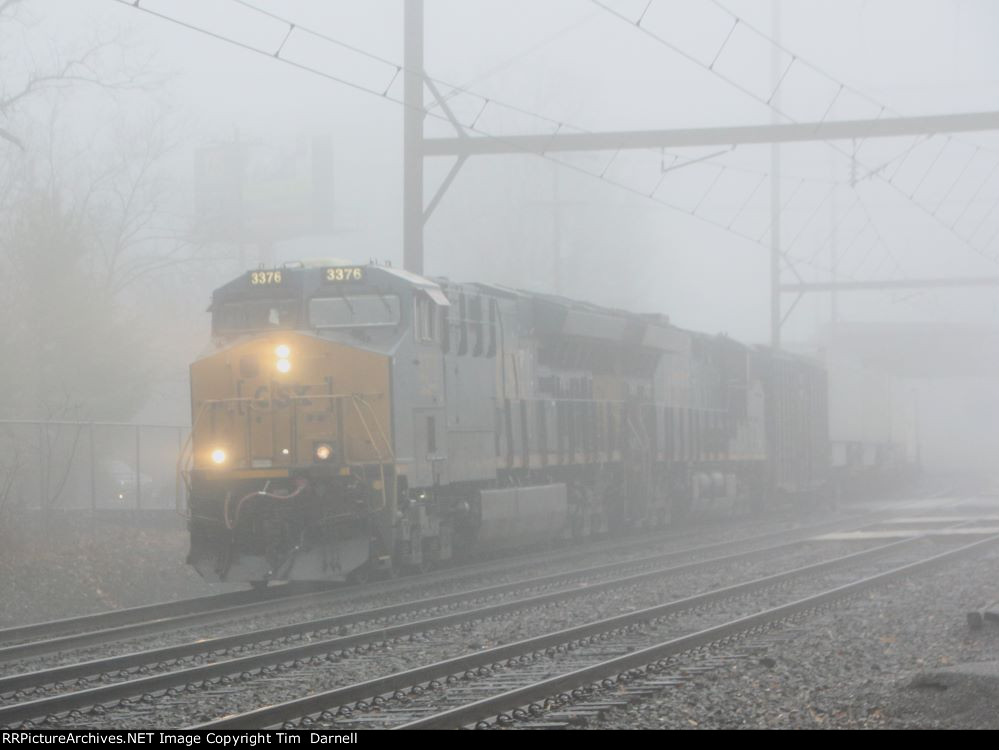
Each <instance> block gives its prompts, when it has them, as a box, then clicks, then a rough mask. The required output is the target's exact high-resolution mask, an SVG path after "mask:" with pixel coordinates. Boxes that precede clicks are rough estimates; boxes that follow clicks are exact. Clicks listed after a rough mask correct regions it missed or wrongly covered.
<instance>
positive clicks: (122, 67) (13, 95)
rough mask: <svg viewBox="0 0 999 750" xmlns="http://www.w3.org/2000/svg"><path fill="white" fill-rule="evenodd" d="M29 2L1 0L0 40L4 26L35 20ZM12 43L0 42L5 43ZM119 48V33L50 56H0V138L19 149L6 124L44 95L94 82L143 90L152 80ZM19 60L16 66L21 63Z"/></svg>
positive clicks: (21, 140)
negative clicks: (75, 50)
mask: <svg viewBox="0 0 999 750" xmlns="http://www.w3.org/2000/svg"><path fill="white" fill-rule="evenodd" d="M28 5H29V3H28V2H27V0H2V1H0V38H2V30H3V29H5V28H6V29H8V30H9V29H11V28H14V27H26V26H30V25H31V24H32V23H33V21H34V19H33V18H31V17H30V16H29V14H28V12H27V11H26V8H27V7H28ZM9 46H11V45H4V47H9ZM122 48H123V40H122V39H121V37H120V36H113V37H110V38H106V37H101V36H95V37H93V38H92V39H90V40H88V41H87V42H86V43H84V44H83V45H81V46H80V48H79V51H77V52H71V53H68V54H65V53H52V54H51V55H48V56H47V57H48V59H45V60H39V56H38V55H36V54H33V53H31V52H30V51H29V54H27V55H24V56H23V57H25V58H27V60H28V63H27V65H25V64H24V63H23V62H21V61H19V60H17V59H16V58H14V56H12V55H9V54H8V55H2V54H0V140H3V141H6V142H7V143H8V144H11V145H13V146H16V147H17V148H19V149H21V150H22V151H23V150H25V148H26V144H25V140H24V137H23V136H22V135H19V134H17V133H16V132H14V131H15V128H12V127H11V126H10V125H9V124H3V123H4V121H6V122H7V123H9V121H10V120H11V119H12V117H13V116H14V114H15V113H16V112H17V111H18V110H19V109H21V108H23V107H24V106H25V105H26V104H28V103H30V102H31V101H32V100H34V99H37V98H38V97H39V96H41V95H42V94H43V93H45V92H48V91H52V90H56V89H65V88H68V87H74V86H81V85H83V86H97V87H100V88H103V89H107V90H116V89H132V88H141V87H144V86H147V85H150V84H151V83H152V80H151V78H150V76H149V75H148V74H147V73H146V72H145V71H146V68H144V67H142V66H139V67H138V68H132V67H130V66H129V65H127V64H125V63H124V61H123V59H122V57H121V55H120V54H119V53H120V52H121V50H122ZM19 62H20V64H19Z"/></svg>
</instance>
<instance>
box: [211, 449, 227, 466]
mask: <svg viewBox="0 0 999 750" xmlns="http://www.w3.org/2000/svg"><path fill="white" fill-rule="evenodd" d="M212 462H213V463H216V464H224V463H225V451H224V450H222V449H221V448H216V449H215V450H213V451H212Z"/></svg>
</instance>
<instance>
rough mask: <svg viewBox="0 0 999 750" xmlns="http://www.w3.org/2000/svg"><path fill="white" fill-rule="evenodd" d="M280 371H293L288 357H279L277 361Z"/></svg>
mask: <svg viewBox="0 0 999 750" xmlns="http://www.w3.org/2000/svg"><path fill="white" fill-rule="evenodd" d="M277 369H278V372H291V362H290V361H289V360H287V359H279V360H278V361H277Z"/></svg>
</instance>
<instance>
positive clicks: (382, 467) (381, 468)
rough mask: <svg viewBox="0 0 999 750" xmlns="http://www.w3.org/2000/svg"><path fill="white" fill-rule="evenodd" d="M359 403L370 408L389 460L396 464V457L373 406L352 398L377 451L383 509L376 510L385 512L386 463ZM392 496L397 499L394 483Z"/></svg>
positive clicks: (386, 503)
mask: <svg viewBox="0 0 999 750" xmlns="http://www.w3.org/2000/svg"><path fill="white" fill-rule="evenodd" d="M358 402H360V403H363V404H364V405H365V406H366V407H368V411H369V412H370V413H371V418H372V419H373V420H374V422H375V425H376V426H377V427H378V432H379V433H381V436H382V440H384V441H385V447H386V448H387V450H388V454H389V458H390V459H391V460H392V462H393V463H395V455H394V452H393V451H392V445H391V444H390V443H389V441H388V438H386V437H385V433H384V431H382V426H381V424H380V423H379V422H378V417H377V416H376V415H375V413H374V410H373V409H372V408H371V404H369V403H368V402H367V401H365V400H364V399H363V398H362V397H360V396H354V397H353V398H351V403H352V404H353V405H354V411H356V412H357V417H358V419H360V420H361V424H362V425H364V431H365V432H367V433H368V441H369V442H370V443H371V447H372V448H374V449H375V452H376V453H377V455H378V471H379V473H380V475H381V480H382V481H381V485H382V507H381V508H376V510H385V509H386V508H387V507H388V492H387V490H386V489H385V461H384V460H383V458H382V453H381V451H380V450H379V449H378V446H377V445H376V444H375V436H374V435H372V434H371V428H369V427H368V420H366V419H365V418H364V415H363V414H362V413H361V408H360V407H359V406H358V405H357V404H358ZM393 476H394V475H393ZM392 496H393V497H395V483H394V482H393V488H392Z"/></svg>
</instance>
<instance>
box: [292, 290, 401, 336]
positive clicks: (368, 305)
mask: <svg viewBox="0 0 999 750" xmlns="http://www.w3.org/2000/svg"><path fill="white" fill-rule="evenodd" d="M309 321H310V322H311V323H312V326H313V327H314V328H358V327H361V326H393V325H396V324H397V323H398V322H399V298H398V297H396V296H395V295H384V296H383V295H377V294H368V295H357V296H343V297H320V298H317V299H313V300H310V301H309Z"/></svg>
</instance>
